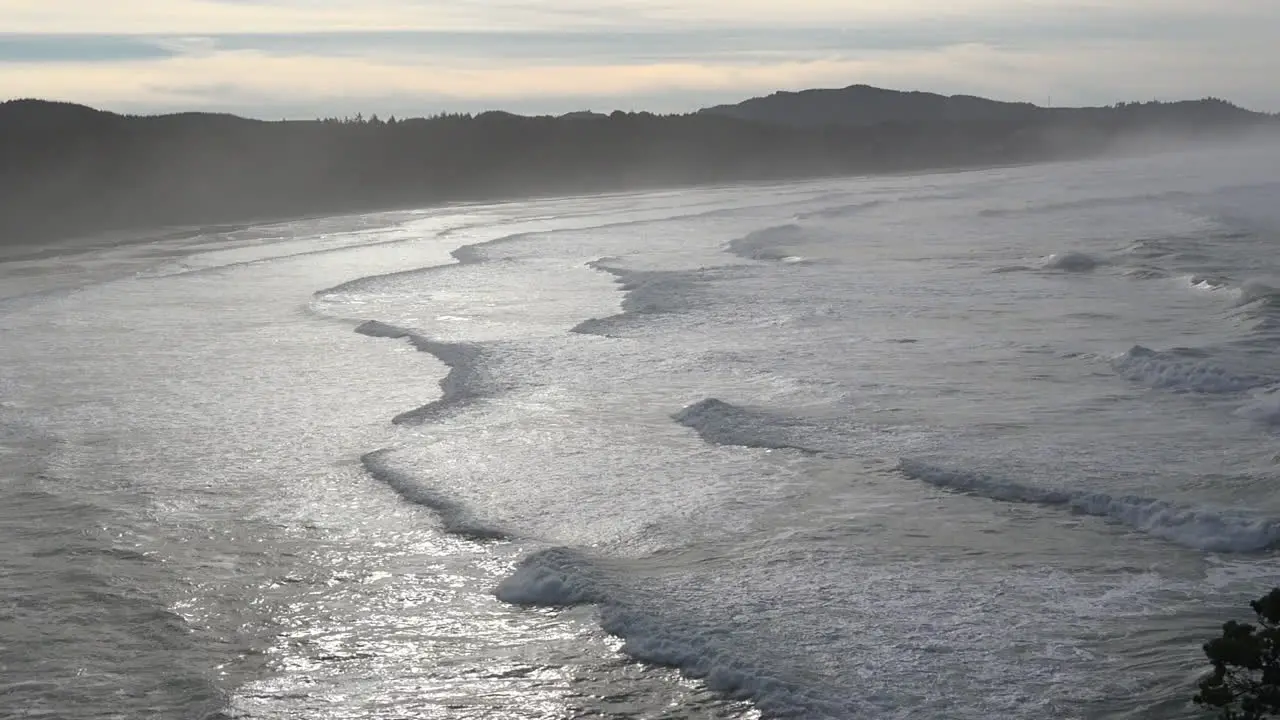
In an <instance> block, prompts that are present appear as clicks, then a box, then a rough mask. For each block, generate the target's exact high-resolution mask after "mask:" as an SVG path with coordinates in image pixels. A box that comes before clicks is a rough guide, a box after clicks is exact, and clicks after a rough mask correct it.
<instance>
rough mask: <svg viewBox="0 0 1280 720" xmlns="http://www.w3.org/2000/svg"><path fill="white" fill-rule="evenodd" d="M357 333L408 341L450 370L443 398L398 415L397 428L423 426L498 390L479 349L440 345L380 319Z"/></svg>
mask: <svg viewBox="0 0 1280 720" xmlns="http://www.w3.org/2000/svg"><path fill="white" fill-rule="evenodd" d="M356 332H358V333H360V334H361V335H368V336H369V337H376V338H389V339H392V340H407V341H408V342H409V344H410V345H412V346H413V347H414V349H415V350H418V351H419V352H425V353H429V354H431V355H434V356H435V357H436V358H437V359H439V360H440V362H442V363H444V364H445V365H446V366H448V368H449V374H448V375H445V376H444V378H443V379H441V380H440V390H441V391H442V394H441V397H440V399H439V400H435V401H432V402H430V403H427V404H426V405H423V406H422V407H420V408H417V409H414V410H410V411H408V412H404V413H401V414H399V415H397V416H395V417H394V418H392V420H391V421H392V422H393V423H395V424H397V425H418V424H421V423H423V422H426V421H428V420H430V419H432V418H434V417H437V416H438V415H439V414H440V413H441V412H442V411H444V410H446V409H449V408H453V407H456V406H459V405H464V404H466V403H469V402H472V401H474V400H477V399H479V398H483V397H486V396H489V395H492V394H494V393H495V392H497V390H498V388H497V385H496V383H495V382H494V380H493V378H492V377H491V376H490V375H489V374H488V373H487V372H485V370H484V369H483V367H482V365H481V360H482V358H483V355H484V352H483V350H482V349H481V348H480V347H479V346H476V345H467V344H463V343H445V342H438V341H436V340H431V339H428V338H425V337H423V336H421V335H418V334H416V333H413V332H410V331H408V330H405V329H403V328H398V327H396V326H394V325H388V324H386V323H383V322H379V321H377V320H369V321H366V322H364V323H361V324H360V325H359V327H357V328H356Z"/></svg>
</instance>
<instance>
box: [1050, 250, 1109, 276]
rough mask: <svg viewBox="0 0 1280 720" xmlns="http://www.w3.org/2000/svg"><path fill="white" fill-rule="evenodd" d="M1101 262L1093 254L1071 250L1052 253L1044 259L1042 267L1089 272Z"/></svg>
mask: <svg viewBox="0 0 1280 720" xmlns="http://www.w3.org/2000/svg"><path fill="white" fill-rule="evenodd" d="M1100 264H1101V263H1099V261H1098V260H1097V259H1096V258H1094V257H1093V256H1092V255H1086V254H1085V253H1082V252H1075V251H1070V252H1063V253H1054V254H1053V255H1050V256H1049V257H1047V258H1045V259H1044V264H1043V266H1042V267H1044V268H1045V269H1046V270H1062V271H1064V272H1088V271H1090V270H1093V269H1094V268H1096V267H1098V265H1100Z"/></svg>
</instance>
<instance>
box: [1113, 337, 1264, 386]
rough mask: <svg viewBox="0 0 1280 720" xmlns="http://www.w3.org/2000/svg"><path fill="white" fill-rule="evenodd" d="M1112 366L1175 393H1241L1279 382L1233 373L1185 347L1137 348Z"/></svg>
mask: <svg viewBox="0 0 1280 720" xmlns="http://www.w3.org/2000/svg"><path fill="white" fill-rule="evenodd" d="M1111 367H1112V368H1114V369H1115V371H1116V372H1117V373H1119V374H1120V375H1121V376H1123V377H1125V378H1127V379H1129V380H1132V381H1134V382H1137V383H1141V384H1143V385H1147V386H1149V387H1153V388H1158V389H1161V390H1171V391H1173V392H1194V393H1206V394H1227V393H1238V392H1244V391H1246V390H1251V389H1253V388H1258V387H1263V386H1266V385H1270V384H1272V383H1274V382H1275V381H1276V378H1272V377H1266V376H1262V375H1251V374H1236V373H1232V372H1230V371H1228V370H1227V369H1226V368H1223V367H1221V366H1218V365H1216V364H1214V363H1213V362H1212V361H1211V360H1210V359H1209V358H1208V357H1206V355H1205V354H1203V353H1200V352H1198V351H1195V350H1189V349H1185V348H1183V349H1173V350H1165V351H1157V350H1152V349H1151V348H1147V347H1143V346H1141V345H1134V346H1133V347H1132V348H1130V349H1129V350H1128V351H1126V352H1125V353H1124V354H1122V355H1120V356H1118V357H1116V358H1114V359H1113V360H1112V361H1111Z"/></svg>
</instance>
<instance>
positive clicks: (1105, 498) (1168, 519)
mask: <svg viewBox="0 0 1280 720" xmlns="http://www.w3.org/2000/svg"><path fill="white" fill-rule="evenodd" d="M898 471H899V472H901V473H902V474H903V475H905V476H907V477H910V478H914V479H916V480H920V481H922V482H925V483H928V484H930V485H933V486H936V487H940V488H944V489H947V490H954V491H956V492H962V493H969V494H971V495H976V496H979V497H985V498H989V499H992V500H1001V501H1004V502H1018V503H1030V504H1033V505H1045V506H1049V507H1065V508H1068V509H1070V510H1072V511H1074V512H1078V513H1082V514H1085V515H1093V516H1096V517H1101V518H1106V519H1109V520H1112V521H1115V522H1119V523H1123V524H1125V525H1128V526H1129V527H1132V528H1133V529H1135V530H1138V531H1140V532H1143V533H1146V534H1149V535H1153V536H1155V537H1158V538H1161V539H1164V540H1168V541H1170V542H1173V543H1176V544H1178V545H1182V546H1184V547H1189V548H1192V549H1195V550H1204V551H1207V552H1232V553H1247V552H1259V551H1264V550H1272V549H1275V548H1277V547H1278V546H1280V521H1277V520H1275V519H1271V518H1264V517H1254V516H1250V515H1247V514H1245V513H1242V512H1239V511H1233V510H1211V509H1207V508H1195V507H1187V506H1183V505H1177V504H1174V503H1171V502H1168V501H1165V500H1159V499H1156V498H1148V497H1141V496H1136V495H1126V496H1120V497H1116V496H1112V495H1108V494H1106V493H1101V492H1085V491H1080V490H1064V489H1055V488H1039V487H1034V486H1031V485H1023V484H1020V483H1017V482H1012V481H1009V480H1005V479H1002V478H998V477H995V476H992V475H987V474H985V473H981V472H972V471H968V470H957V469H951V468H945V467H941V466H937V465H931V464H929V463H926V462H921V461H918V460H913V459H905V458H904V459H902V460H901V461H900V462H899V464H898Z"/></svg>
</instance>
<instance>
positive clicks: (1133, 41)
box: [0, 0, 1280, 119]
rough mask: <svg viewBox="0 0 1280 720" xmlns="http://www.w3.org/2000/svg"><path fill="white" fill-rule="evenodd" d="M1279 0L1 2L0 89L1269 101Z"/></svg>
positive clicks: (531, 100)
mask: <svg viewBox="0 0 1280 720" xmlns="http://www.w3.org/2000/svg"><path fill="white" fill-rule="evenodd" d="M1277 29H1280V0H1195V1H1193V0H1111V1H1110V2H1108V1H1107V0H0V100H3V99H9V98H29V97H35V98H44V99H49V100H64V101H70V102H78V103H83V104H86V105H91V106H93V107H98V108H102V109H106V110H113V111H117V112H129V113H157V112H175V111H186V110H201V111H215V112H232V113H236V114H240V115H246V116H250V117H259V118H264V119H281V118H313V117H330V116H348V115H354V114H355V113H357V112H359V113H363V114H364V115H366V116H368V115H372V114H378V115H381V116H382V117H387V116H389V115H396V116H400V117H412V116H422V115H430V114H434V113H438V112H480V111H483V110H490V109H502V110H508V111H512V112H520V113H526V114H543V113H551V114H559V113H564V112H570V111H576V110H596V111H602V112H608V111H611V110H615V109H621V110H650V111H653V112H662V113H666V112H686V111H691V110H695V109H697V108H699V107H705V106H708V105H713V104H717V103H723V102H736V101H739V100H742V99H745V98H748V97H753V96H757V95H764V94H768V93H770V92H773V91H775V90H801V89H805V88H813V87H844V86H848V85H852V84H859V83H862V84H869V85H877V86H881V87H888V88H893V89H900V90H926V91H931V92H939V93H943V94H947V95H950V94H974V95H982V96H986V97H992V98H996V99H1000V100H1013V101H1029V102H1034V103H1037V104H1048V103H1052V104H1054V105H1105V104H1111V103H1113V102H1117V101H1128V100H1151V99H1160V100H1173V99H1194V98H1200V97H1207V96H1214V97H1221V98H1226V99H1228V100H1231V101H1233V102H1236V103H1238V104H1241V105H1244V106H1246V107H1250V108H1253V109H1257V110H1264V111H1268V112H1277V111H1280V84H1277V83H1276V82H1275V81H1274V78H1275V77H1277V76H1278V75H1280V44H1277V43H1276V42H1275V32H1276V30H1277Z"/></svg>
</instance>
